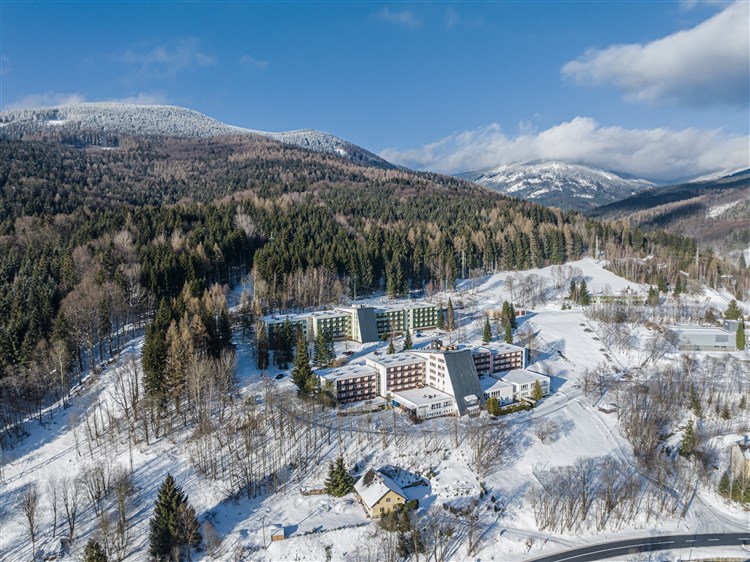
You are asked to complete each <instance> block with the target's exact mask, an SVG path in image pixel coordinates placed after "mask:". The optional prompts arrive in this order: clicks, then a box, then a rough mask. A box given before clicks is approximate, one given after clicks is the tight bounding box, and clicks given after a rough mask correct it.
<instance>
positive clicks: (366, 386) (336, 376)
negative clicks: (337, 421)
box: [317, 363, 379, 404]
mask: <svg viewBox="0 0 750 562" xmlns="http://www.w3.org/2000/svg"><path fill="white" fill-rule="evenodd" d="M317 374H318V380H319V381H320V386H321V388H323V389H324V390H328V391H330V392H331V394H332V395H333V397H334V398H335V399H336V401H337V402H340V403H342V404H347V403H349V402H360V401H362V400H370V399H372V398H375V397H376V396H377V395H378V390H379V388H378V373H377V371H375V370H374V369H372V368H370V367H368V366H367V365H365V364H363V363H355V364H351V365H344V366H343V367H335V368H333V369H324V370H322V371H318V373H317Z"/></svg>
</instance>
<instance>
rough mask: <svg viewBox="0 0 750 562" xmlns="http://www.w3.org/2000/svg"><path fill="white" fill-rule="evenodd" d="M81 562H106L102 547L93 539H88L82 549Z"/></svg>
mask: <svg viewBox="0 0 750 562" xmlns="http://www.w3.org/2000/svg"><path fill="white" fill-rule="evenodd" d="M83 562H107V554H106V553H105V552H104V549H103V548H102V545H100V544H99V543H98V542H96V541H95V540H94V539H89V542H87V543H86V547H85V548H84V549H83Z"/></svg>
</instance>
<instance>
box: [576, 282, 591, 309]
mask: <svg viewBox="0 0 750 562" xmlns="http://www.w3.org/2000/svg"><path fill="white" fill-rule="evenodd" d="M589 302H590V297H589V289H588V287H587V286H586V281H581V288H580V289H579V290H578V303H579V304H580V305H581V306H586V305H587V304H589Z"/></svg>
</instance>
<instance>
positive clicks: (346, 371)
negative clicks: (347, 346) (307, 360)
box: [316, 363, 378, 382]
mask: <svg viewBox="0 0 750 562" xmlns="http://www.w3.org/2000/svg"><path fill="white" fill-rule="evenodd" d="M316 374H317V375H318V376H319V377H320V378H321V379H323V380H326V381H331V382H333V381H339V380H346V379H353V378H358V377H366V376H369V375H372V376H376V375H377V374H378V372H377V371H376V370H375V369H373V368H372V367H368V366H367V365H365V364H364V363H354V364H350V365H344V366H342V367H334V368H333V369H321V370H320V371H316Z"/></svg>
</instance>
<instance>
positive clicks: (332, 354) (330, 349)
mask: <svg viewBox="0 0 750 562" xmlns="http://www.w3.org/2000/svg"><path fill="white" fill-rule="evenodd" d="M323 341H324V343H325V349H326V355H327V356H328V364H329V365H330V364H331V363H333V361H334V360H335V359H336V347H335V346H334V345H333V336H332V335H331V331H330V330H325V331H324V332H323Z"/></svg>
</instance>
